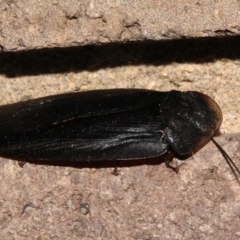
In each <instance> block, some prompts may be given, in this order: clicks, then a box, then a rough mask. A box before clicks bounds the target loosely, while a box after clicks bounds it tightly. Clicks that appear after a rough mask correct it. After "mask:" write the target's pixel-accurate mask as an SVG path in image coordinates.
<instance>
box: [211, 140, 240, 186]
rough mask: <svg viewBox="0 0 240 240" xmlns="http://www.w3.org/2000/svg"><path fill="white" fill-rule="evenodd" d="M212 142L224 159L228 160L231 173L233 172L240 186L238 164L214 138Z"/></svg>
mask: <svg viewBox="0 0 240 240" xmlns="http://www.w3.org/2000/svg"><path fill="white" fill-rule="evenodd" d="M211 140H212V142H213V143H214V144H215V146H216V147H217V149H218V150H219V151H220V152H221V154H222V155H223V157H224V159H225V160H226V162H227V164H228V166H229V167H230V169H231V171H232V172H233V174H234V176H235V178H236V180H237V181H238V183H239V185H240V180H239V177H238V175H240V170H239V169H238V167H237V166H236V164H235V163H234V162H233V160H232V159H231V158H230V157H229V155H228V154H227V153H226V152H225V151H224V149H223V148H222V147H221V146H220V145H219V144H218V143H217V142H216V141H215V140H214V139H213V138H211Z"/></svg>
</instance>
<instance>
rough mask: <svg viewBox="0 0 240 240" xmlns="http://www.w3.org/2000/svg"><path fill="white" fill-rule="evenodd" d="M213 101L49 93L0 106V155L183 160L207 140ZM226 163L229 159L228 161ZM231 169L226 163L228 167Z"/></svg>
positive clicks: (213, 120)
mask: <svg viewBox="0 0 240 240" xmlns="http://www.w3.org/2000/svg"><path fill="white" fill-rule="evenodd" d="M221 122H222V113H221V110H220V108H219V106H218V105H217V103H216V102H215V101H214V100H213V99H211V98H210V97H208V96H206V95H204V94H203V93H200V92H195V91H188V92H179V91H170V92H158V91H153V90H144V89H110V90H95V91H88V92H79V93H67V94H60V95H53V96H48V97H44V98H39V99H33V100H29V101H25V102H19V103H14V104H9V105H4V106H1V107H0V133H1V135H0V156H2V157H6V158H11V159H16V160H21V161H57V162H59V163H60V162H68V161H69V162H73V161H74V162H75V161H103V160H133V159H144V158H153V157H157V156H160V155H163V154H164V153H165V152H166V151H167V150H168V149H169V148H171V149H173V151H174V152H175V153H177V154H178V155H189V154H193V153H194V152H196V151H198V150H199V149H200V148H202V147H203V146H204V145H205V144H206V143H207V142H208V141H209V140H211V139H212V141H213V142H214V143H215V144H216V145H217V147H218V148H219V149H220V151H221V152H222V154H223V155H224V157H225V158H226V159H227V161H228V163H229V161H230V163H229V164H232V165H233V166H234V167H236V166H235V165H234V163H233V162H232V161H231V159H230V158H229V157H228V155H227V154H226V153H225V152H224V151H223V149H222V148H221V147H220V146H219V145H218V144H217V143H216V142H215V141H214V140H213V138H212V137H213V136H214V134H215V133H216V131H217V130H218V129H219V127H220V125H221ZM229 159H230V160H229ZM230 166H231V165H230Z"/></svg>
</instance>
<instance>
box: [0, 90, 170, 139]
mask: <svg viewBox="0 0 240 240" xmlns="http://www.w3.org/2000/svg"><path fill="white" fill-rule="evenodd" d="M167 94H168V92H165V93H164V92H157V91H150V90H143V89H110V90H93V91H88V92H78V93H67V94H59V95H53V96H48V97H43V98H38V99H33V100H29V101H25V102H19V103H14V104H9V105H5V106H1V107H0V133H1V134H4V133H6V134H9V133H10V132H12V133H14V132H26V131H29V130H33V129H37V128H38V129H39V128H42V127H45V126H48V125H51V124H53V123H58V122H62V121H67V120H69V119H73V118H84V117H91V116H100V115H105V114H111V113H118V112H126V111H130V110H134V109H139V108H142V107H146V106H151V105H153V104H156V103H157V102H161V101H162V99H163V98H164V97H165V95H167Z"/></svg>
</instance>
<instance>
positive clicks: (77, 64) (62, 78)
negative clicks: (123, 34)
mask: <svg viewBox="0 0 240 240" xmlns="http://www.w3.org/2000/svg"><path fill="white" fill-rule="evenodd" d="M239 58H240V54H239V39H238V38H229V39H210V40H209V39H205V40H197V39H196V40H187V41H174V42H171V41H169V42H158V43H146V44H142V43H140V44H139V43H133V44H125V45H110V46H109V45H105V46H97V47H96V46H88V47H83V48H73V49H53V50H39V51H30V52H20V53H3V54H1V58H0V66H1V68H0V71H1V76H0V88H1V96H0V101H1V104H5V103H10V102H17V101H20V100H25V99H29V98H37V97H40V96H46V95H50V94H55V93H61V92H68V91H84V90H89V89H100V88H123V87H127V88H132V87H135V88H152V89H156V90H160V91H168V90H170V89H178V90H198V91H202V92H204V93H206V94H208V95H210V96H211V97H213V98H214V99H215V100H216V101H217V102H218V103H219V105H220V107H221V108H222V111H223V115H224V121H223V124H222V127H221V132H222V133H224V135H222V136H220V137H217V138H216V139H217V141H218V142H219V144H220V145H221V146H222V147H223V148H224V149H225V150H226V151H227V152H228V153H229V155H230V156H231V157H232V158H233V160H234V161H235V163H236V164H237V165H238V167H240V135H239V133H240V123H239V119H240V116H239V115H240V112H239V103H240V102H239V101H240V100H239V96H240V85H239V64H240V61H239ZM158 162H159V161H157V162H156V161H152V160H151V161H150V160H149V161H146V160H145V161H140V162H123V163H121V164H120V175H119V176H113V175H112V174H111V172H112V170H113V167H114V165H115V162H111V163H98V164H96V163H91V164H89V165H86V166H85V165H83V166H79V167H78V168H76V167H60V166H41V165H34V164H28V163H27V164H26V165H24V167H23V168H20V167H19V166H18V164H17V162H15V161H11V160H8V159H1V161H0V185H1V190H0V206H1V210H0V227H1V231H0V235H1V238H3V239H32V238H34V239H84V240H85V239H86V240H88V239H89V240H90V239H130V240H131V239H154V240H157V239H229V240H230V239H231V240H232V239H239V238H240V186H239V184H237V182H236V180H235V179H234V176H233V174H232V173H231V171H230V169H229V167H228V166H227V164H226V162H225V161H224V159H223V157H222V155H221V154H220V153H219V151H217V149H216V147H215V146H214V145H213V144H212V143H209V144H207V145H206V146H205V147H204V148H203V149H202V150H200V151H199V152H198V153H197V154H195V155H194V156H193V157H191V158H189V159H188V160H186V161H185V163H186V164H183V165H182V167H181V168H180V172H179V173H178V174H176V173H175V172H173V171H172V170H170V169H168V168H166V167H165V164H156V163H158ZM147 163H149V164H147Z"/></svg>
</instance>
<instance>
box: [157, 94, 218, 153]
mask: <svg viewBox="0 0 240 240" xmlns="http://www.w3.org/2000/svg"><path fill="white" fill-rule="evenodd" d="M160 111H161V112H162V122H163V131H164V133H165V137H166V140H167V141H168V142H169V144H170V145H171V147H172V148H173V149H174V151H176V153H178V154H180V155H188V154H192V153H194V152H196V151H198V150H199V149H200V148H202V147H203V146H204V145H205V144H206V143H207V142H208V141H209V140H210V139H211V138H212V137H213V135H214V134H215V133H216V131H217V130H218V129H219V127H220V125H221V123H222V112H221V109H220V107H219V106H218V105H217V103H216V102H215V101H214V100H213V99H212V98H210V97H208V96H207V95H205V94H203V93H200V92H178V91H171V92H170V94H169V95H168V97H166V99H165V100H164V102H163V104H162V105H161V109H160Z"/></svg>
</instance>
